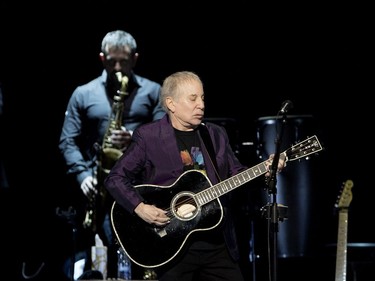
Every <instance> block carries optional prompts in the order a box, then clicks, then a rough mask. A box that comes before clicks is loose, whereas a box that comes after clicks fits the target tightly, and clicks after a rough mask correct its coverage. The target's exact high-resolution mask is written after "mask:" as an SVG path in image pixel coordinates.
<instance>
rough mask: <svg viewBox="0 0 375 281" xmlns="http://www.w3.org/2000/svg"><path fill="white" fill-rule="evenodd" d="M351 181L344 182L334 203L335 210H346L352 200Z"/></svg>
mask: <svg viewBox="0 0 375 281" xmlns="http://www.w3.org/2000/svg"><path fill="white" fill-rule="evenodd" d="M353 185H354V183H353V181H352V180H346V181H345V182H344V184H343V185H342V187H341V191H340V193H341V194H340V195H339V197H338V199H337V202H336V203H335V207H336V208H348V207H349V204H350V202H351V201H352V199H353V194H352V188H353Z"/></svg>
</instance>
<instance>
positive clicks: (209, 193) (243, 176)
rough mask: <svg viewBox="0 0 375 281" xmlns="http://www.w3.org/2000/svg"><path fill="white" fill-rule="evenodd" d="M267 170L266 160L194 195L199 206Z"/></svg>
mask: <svg viewBox="0 0 375 281" xmlns="http://www.w3.org/2000/svg"><path fill="white" fill-rule="evenodd" d="M267 171H268V169H267V165H266V161H264V162H262V163H260V164H258V165H256V166H254V167H252V168H250V169H247V170H245V171H243V172H241V173H239V174H237V175H235V176H233V177H231V178H229V179H227V180H224V181H222V182H220V183H218V184H216V185H214V186H211V187H210V188H207V189H205V190H203V191H201V192H199V193H197V194H196V195H195V196H194V197H195V199H196V201H197V202H198V204H199V205H200V206H203V205H204V204H207V203H208V202H211V201H212V200H215V199H217V198H219V197H220V196H222V195H224V194H226V193H228V192H230V191H232V190H233V189H235V188H237V187H239V186H241V185H243V184H245V183H247V182H249V181H251V180H252V179H254V178H256V177H259V176H260V175H263V174H265V173H266V172H267Z"/></svg>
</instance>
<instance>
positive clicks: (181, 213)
mask: <svg viewBox="0 0 375 281" xmlns="http://www.w3.org/2000/svg"><path fill="white" fill-rule="evenodd" d="M172 211H173V214H174V215H175V217H177V218H178V219H180V220H185V221H186V220H191V219H192V218H195V217H196V216H197V214H198V207H197V204H196V202H195V201H194V198H193V194H192V193H189V192H183V193H179V194H177V195H176V196H175V198H174V199H173V200H172Z"/></svg>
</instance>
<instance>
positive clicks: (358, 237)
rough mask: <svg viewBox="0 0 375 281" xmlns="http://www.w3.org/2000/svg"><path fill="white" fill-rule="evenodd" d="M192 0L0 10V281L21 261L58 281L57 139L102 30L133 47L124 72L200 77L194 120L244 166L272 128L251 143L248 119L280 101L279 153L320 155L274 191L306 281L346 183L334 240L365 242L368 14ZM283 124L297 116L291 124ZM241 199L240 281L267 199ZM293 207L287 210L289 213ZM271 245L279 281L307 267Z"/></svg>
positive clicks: (94, 62)
mask: <svg viewBox="0 0 375 281" xmlns="http://www.w3.org/2000/svg"><path fill="white" fill-rule="evenodd" d="M8 2H9V3H8ZM141 2H142V3H141ZM203 4H204V3H201V2H198V1H189V2H184V3H177V2H173V3H171V4H166V3H163V4H161V3H157V2H154V3H148V2H147V1H139V3H138V4H134V3H132V4H129V3H127V2H123V3H120V4H119V3H117V2H116V1H109V2H108V1H107V2H103V3H102V4H100V5H97V4H93V3H91V1H83V3H81V4H80V5H84V6H85V8H78V2H77V3H74V4H67V3H66V2H61V1H60V2H57V3H56V2H54V3H50V4H43V5H42V4H37V3H34V2H30V3H26V4H22V7H17V6H16V7H15V6H14V5H15V4H14V3H12V6H11V2H10V1H2V2H1V4H0V40H1V41H0V81H1V83H2V88H3V95H4V97H3V101H4V113H3V116H2V117H1V119H2V120H1V122H2V123H1V125H2V131H1V132H0V134H1V157H2V158H3V159H4V160H3V161H4V164H5V168H6V172H7V177H8V182H9V188H7V189H2V190H1V223H2V227H1V229H2V233H3V236H2V237H3V243H4V244H6V247H7V250H6V252H5V259H6V261H7V262H9V265H8V266H6V268H7V269H6V271H7V272H6V274H9V275H10V276H11V277H13V279H20V280H23V279H24V277H22V275H21V271H22V265H23V264H26V265H27V268H26V271H29V272H28V273H29V274H31V273H33V272H36V271H37V269H38V268H39V266H40V265H41V264H42V263H45V265H44V267H43V268H42V270H41V273H40V275H39V276H38V277H36V278H42V277H40V276H44V277H46V278H49V277H50V276H55V277H56V276H59V274H61V272H60V266H61V262H62V257H66V256H67V255H69V253H70V250H71V232H70V228H69V225H67V224H66V223H65V222H64V221H61V220H60V219H59V218H57V216H56V214H55V212H56V208H57V207H59V208H63V209H64V208H68V207H69V204H70V202H71V201H70V199H71V198H69V196H70V195H71V193H70V192H68V191H67V190H69V187H67V186H66V181H65V174H64V173H65V171H64V168H63V164H62V160H61V158H60V155H59V153H58V150H57V145H58V139H59V134H60V130H61V126H62V122H63V117H64V111H65V108H66V105H67V102H68V99H69V97H70V95H71V93H72V92H73V90H74V88H75V87H76V86H78V85H80V84H83V83H86V82H87V81H89V80H91V79H93V78H94V77H96V76H98V75H99V74H100V73H101V71H102V66H101V63H100V61H99V57H98V54H99V51H100V44H101V39H102V38H103V36H104V35H105V34H106V33H107V32H108V31H110V30H114V29H124V30H127V31H129V32H130V33H132V34H133V35H134V37H135V38H136V40H137V43H138V46H139V53H140V57H139V60H138V65H137V66H136V71H137V73H139V74H141V75H143V76H146V77H149V78H151V79H153V80H156V81H158V82H160V83H161V82H162V80H163V79H164V78H165V77H166V76H167V75H169V74H171V73H172V72H175V71H179V70H192V71H195V72H196V73H197V74H199V75H200V76H201V78H202V79H203V81H204V83H205V93H206V117H207V118H208V119H210V120H213V121H215V122H218V123H221V124H223V125H225V126H226V128H227V129H228V133H229V135H230V137H231V141H232V144H233V146H234V147H235V149H236V150H237V151H238V153H239V157H240V159H241V160H242V161H243V162H244V163H246V164H249V165H250V166H252V165H255V164H257V163H258V162H260V161H261V159H260V158H259V156H260V155H261V154H262V152H264V151H263V149H264V146H262V145H264V143H263V141H264V140H265V139H266V140H267V141H268V145H270V144H269V143H270V142H272V141H273V137H272V131H271V134H270V135H266V136H264V135H263V134H264V131H263V128H264V127H263V125H264V122H263V121H259V118H264V117H265V119H266V120H267V119H270V120H274V118H273V117H272V116H275V115H276V114H277V112H278V110H279V109H280V107H281V104H282V102H283V101H285V100H291V101H292V102H293V104H294V108H293V109H291V110H290V112H289V113H290V114H291V116H290V118H289V121H288V124H289V126H291V128H290V130H288V131H287V133H286V135H285V139H284V140H285V143H284V145H286V147H289V146H290V145H292V144H293V143H294V142H295V141H301V140H303V138H304V137H305V136H311V135H314V134H316V135H317V136H318V138H319V140H320V141H321V144H322V145H323V147H324V150H323V151H322V152H320V153H319V154H318V155H317V156H316V157H315V155H314V156H313V157H312V158H311V159H310V160H308V162H309V164H307V163H305V162H304V161H305V160H302V161H301V162H291V163H290V164H288V167H287V168H286V175H289V176H291V177H292V178H293V179H296V181H292V182H290V181H281V183H283V184H281V186H280V187H279V192H280V194H282V195H283V196H282V198H280V199H286V200H287V201H288V200H289V201H288V202H284V201H283V202H280V203H284V204H286V203H287V205H288V207H289V209H290V211H291V213H290V214H289V215H290V216H292V217H291V218H290V221H293V215H295V216H298V217H299V218H300V219H301V220H302V222H303V223H302V225H301V224H300V223H301V221H299V222H298V224H297V225H292V226H288V228H289V227H290V229H289V230H287V232H286V233H284V234H289V233H290V234H292V233H294V234H295V231H297V233H298V230H299V229H300V228H301V227H302V228H305V229H307V230H308V231H307V233H306V236H307V237H308V239H307V243H309V242H311V245H312V246H313V248H314V250H315V251H312V252H313V254H312V257H313V258H314V259H315V258H316V259H315V260H314V262H313V263H309V265H308V267H307V270H306V271H307V272H317V273H316V274H318V273H319V271H320V270H318V268H321V267H323V268H326V269H327V270H328V272H329V273H327V275H326V277H327V279H324V276H320V277H321V278H320V279H321V280H332V279H333V274H334V261H335V260H334V259H335V258H334V250H333V251H332V246H331V248H330V247H326V245H327V244H332V243H333V244H334V243H336V239H337V220H338V217H337V212H335V208H334V204H335V202H336V199H337V196H338V195H339V193H340V188H341V186H342V183H343V182H344V181H345V180H347V179H352V180H353V182H354V188H353V190H352V192H353V200H352V202H351V204H350V213H349V214H350V215H349V232H348V242H350V243H374V242H375V233H374V230H373V229H374V228H373V227H372V222H373V221H374V219H373V214H372V208H371V206H372V205H373V196H374V183H373V177H372V176H373V174H374V165H373V163H374V160H373V159H374V144H373V138H372V137H371V135H372V129H371V128H372V127H371V126H373V125H371V124H372V123H371V122H372V121H371V120H373V116H372V114H373V105H372V103H371V102H370V99H371V94H373V93H374V87H373V77H374V71H373V50H374V48H373V47H374V46H373V43H372V41H373V39H372V37H373V28H372V26H373V17H372V15H370V9H369V7H366V6H362V4H360V3H356V4H353V3H351V4H349V3H347V4H343V3H339V4H327V3H325V4H322V5H316V4H313V3H311V4H307V3H305V4H300V3H299V4H296V5H292V4H286V5H279V4H278V5H273V4H271V3H268V4H263V5H261V4H259V3H257V4H252V3H246V1H237V0H235V1H231V2H227V3H224V4H205V7H203ZM21 10H22V11H23V12H22V14H21V12H20V11H21ZM370 16H371V17H370ZM296 118H297V120H299V118H301V120H302V123H301V124H300V123H298V126H296V125H295V123H294V122H295V120H296ZM306 119H307V120H306ZM261 120H264V119H261ZM267 126H268V125H267ZM271 127H272V125H271ZM267 132H268V131H267ZM300 132H302V133H301V134H300ZM267 134H268V133H267ZM301 137H302V138H301ZM264 138H265V139H264ZM244 144H247V145H244ZM271 145H272V144H271ZM298 165H301V167H303V168H297V167H298ZM301 169H302V170H301ZM306 173H307V174H306ZM306 175H307V176H306ZM304 179H307V180H304ZM285 182H286V183H287V184H284V183H285ZM296 182H298V187H300V188H302V189H303V188H305V189H307V192H306V194H309V196H311V200H310V201H309V198H310V197H308V198H307V201H306V202H308V203H306V204H305V203H304V202H302V203H301V202H300V201H299V198H300V196H302V195H301V194H300V192H301V191H299V192H296V193H294V192H295V191H296V190H298V187H297V186H296V185H297V184H296ZM289 184H291V185H292V187H291V188H289V189H288V185H289ZM300 185H301V186H300ZM253 192H254V191H253V190H252V191H249V190H248V189H246V188H244V189H241V190H239V192H238V193H239V196H238V198H239V199H238V206H237V207H238V224H239V229H240V233H239V236H240V239H241V242H242V243H243V244H242V249H243V267H244V271H245V272H246V274H247V280H253V276H252V275H253V271H258V272H260V273H259V275H260V276H261V277H259V280H266V274H265V273H263V272H262V270H263V267H265V266H264V265H263V264H264V263H263V262H262V261H259V268H261V269H259V270H258V268H256V270H254V266H253V265H254V264H256V265H257V266H258V262H256V263H251V262H250V263H249V261H248V256H249V252H252V250H251V247H249V240H250V239H251V238H252V237H255V236H257V235H260V236H263V235H264V233H266V230H265V226H264V225H263V224H264V220H263V219H262V218H259V207H260V206H261V204H262V201H258V200H257V199H256V198H257V196H259V195H260V197H263V196H264V195H265V194H267V191H265V190H262V189H261V188H257V189H256V192H254V193H256V194H255V195H254V194H253ZM302 193H303V191H302ZM284 195H285V197H284ZM288 198H289V199H288ZM254 201H255V203H254ZM294 203H296V204H301V205H298V209H297V208H295V204H294ZM304 206H307V207H306V209H304ZM305 213H307V214H305ZM304 216H306V217H304ZM304 218H306V220H304ZM254 221H255V222H256V227H253V228H252V226H253V225H252V223H253V222H254ZM286 223H287V222H285V225H287V224H286ZM311 225H313V227H311ZM283 226H284V222H283V223H281V224H280V228H283ZM310 227H311V229H310ZM253 230H255V233H256V234H254V233H252V232H253ZM284 234H283V235H284ZM297 237H298V236H297ZM263 238H264V236H263ZM305 238H306V237H302V238H300V237H298V238H297V240H304V239H305ZM283 239H284V238H283ZM262 240H263V239H259V240H255V245H256V246H255V251H256V252H257V251H258V249H259V252H257V253H261V254H260V258H259V260H262V257H264V255H265V254H264V251H265V245H264V244H263V242H262ZM286 240H290V239H288V238H286ZM258 241H259V242H258ZM253 242H254V241H253ZM305 242H306V241H305ZM280 243H281V244H283V246H287V247H289V246H290V247H291V250H290V251H291V253H292V255H291V256H288V257H287V258H289V257H290V258H292V259H294V258H297V261H296V262H297V264H294V263H293V266H290V265H288V264H287V263H288V259H286V260H284V259H282V260H281V261H280V271H281V272H282V273H281V274H283V276H285V277H286V276H288V280H290V278H291V277H292V278H293V277H294V276H295V277H296V278H299V279H300V277H301V276H302V275H303V274H306V271H305V272H303V271H304V267H303V266H300V265H299V264H298V263H299V262H300V260H299V258H300V256H302V258H305V257H306V258H307V257H309V258H310V248H311V246H310V247H309V246H307V247H306V248H307V249H308V250H306V251H305V250H304V249H305V248H304V247H303V250H302V251H299V250H296V252H295V251H294V250H295V249H297V248H298V246H296V244H295V243H293V241H292V242H285V241H281V242H280ZM284 243H287V244H286V245H285V244H284ZM296 243H298V242H296ZM315 245H318V247H316V248H315ZM370 245H371V244H370ZM318 249H319V250H318ZM371 249H372V248H369V247H365V248H364V249H360V251H363V252H361V253H360V255H359V256H361V258H360V262H362V259H365V260H366V262H367V261H368V259H370V260H372V261H373V260H374V259H375V258H374V254H373V252H372V251H371ZM356 250H358V249H357V248H356ZM288 251H289V250H287V252H288ZM349 251H350V252H349V253H351V251H352V249H349ZM295 253H297V254H296V255H297V257H295V255H294V254H295ZM368 256H369V258H368ZM3 257H4V253H3ZM8 257H9V258H8ZM349 257H350V258H351V254H350V255H349ZM325 259H327V260H328V262H324V260H325ZM361 265H362V263H361ZM288 266H290V267H288ZM312 267H313V268H312ZM285 268H287V269H288V270H286V269H285ZM289 269H291V271H289ZM311 269H312V270H311ZM310 270H311V271H310ZM319 274H321V273H319ZM305 277H306V276H305ZM34 279H35V278H34ZM304 280H306V279H304ZM254 281H255V280H254Z"/></svg>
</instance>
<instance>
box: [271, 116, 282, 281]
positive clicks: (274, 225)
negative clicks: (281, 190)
mask: <svg viewBox="0 0 375 281" xmlns="http://www.w3.org/2000/svg"><path fill="white" fill-rule="evenodd" d="M282 114H283V118H282V123H281V128H280V134H279V135H277V134H276V138H275V147H276V148H275V154H274V158H273V161H272V165H271V169H270V176H269V178H268V179H267V186H268V193H269V194H272V203H271V206H268V209H267V211H268V213H267V216H268V217H267V218H268V219H270V220H271V228H270V229H271V232H270V241H271V240H272V243H271V255H272V256H271V259H270V260H271V280H273V281H276V280H277V233H278V231H279V227H278V222H279V220H283V217H281V218H280V216H279V207H278V204H277V197H276V194H277V188H276V182H277V179H276V174H277V167H278V164H279V159H280V148H281V142H282V136H283V134H284V127H285V123H286V119H287V118H286V112H282ZM271 238H272V239H271Z"/></svg>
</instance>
